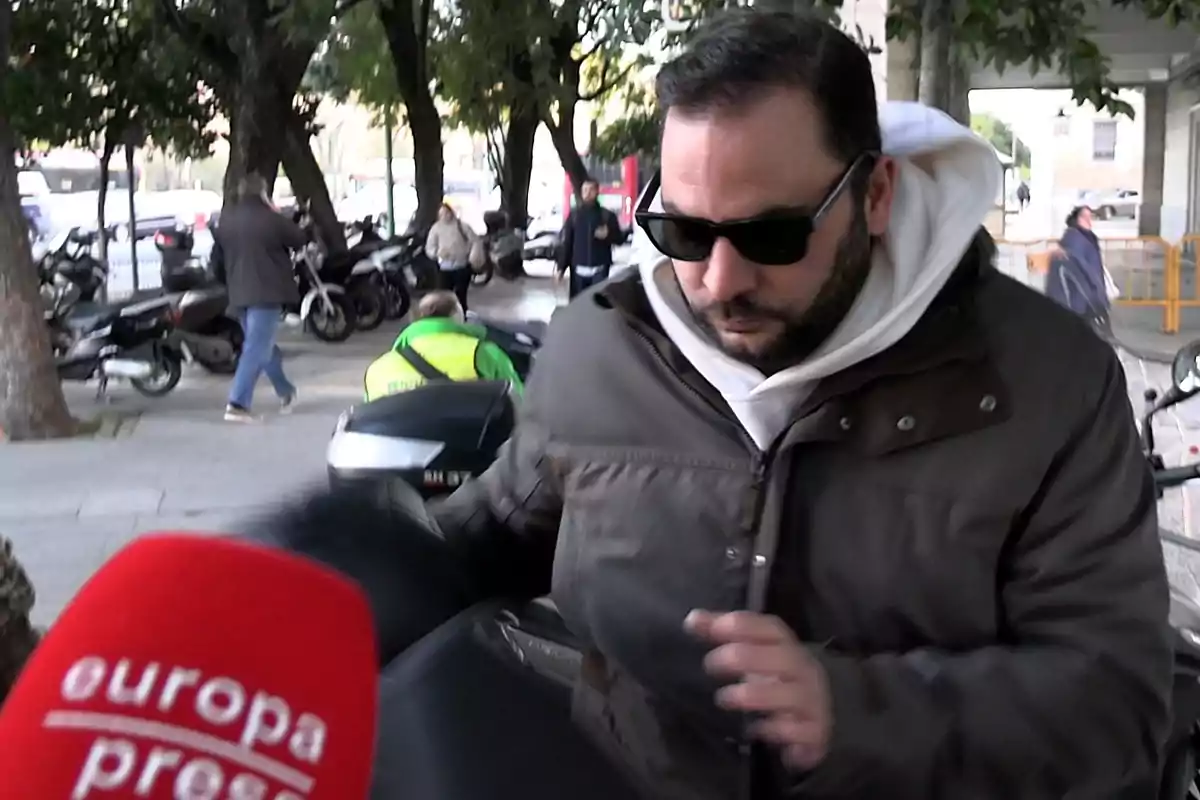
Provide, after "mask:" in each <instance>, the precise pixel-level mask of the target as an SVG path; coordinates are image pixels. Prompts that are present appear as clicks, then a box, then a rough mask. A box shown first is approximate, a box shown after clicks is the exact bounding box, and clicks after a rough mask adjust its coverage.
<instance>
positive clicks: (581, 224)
mask: <svg viewBox="0 0 1200 800" xmlns="http://www.w3.org/2000/svg"><path fill="white" fill-rule="evenodd" d="M579 200H580V203H579V205H578V206H577V207H575V208H574V209H572V210H571V213H570V214H568V215H567V220H566V222H565V223H563V231H562V240H561V243H560V245H559V251H558V269H557V271H556V275H555V277H556V278H558V279H561V278H562V276H563V274H565V273H569V274H570V281H571V282H570V297H571V298H572V299H574V298H575V296H576V295H578V294H579V293H580V292H582V291H583V290H585V289H588V288H590V287H592V286H595V285H596V284H598V283H603V282H604V281H606V280H608V275H609V273H610V272H611V271H612V263H613V255H612V249H613V247H614V246H615V245H618V244H624V243H625V241H626V240H627V239H628V238H629V234H628V233H627V232H626V231H623V230H622V229H621V221H620V220H619V219H617V215H616V214H614V213H613V212H611V211H609V210H608V209H607V208H605V207H604V206H602V205H600V184H599V183H597V182H596V180H595V179H593V178H588V179H587V180H585V181H584V182H583V185H582V186H580V187H579Z"/></svg>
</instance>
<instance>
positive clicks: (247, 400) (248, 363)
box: [213, 175, 308, 422]
mask: <svg viewBox="0 0 1200 800" xmlns="http://www.w3.org/2000/svg"><path fill="white" fill-rule="evenodd" d="M214 239H215V241H214V250H213V268H214V271H215V272H216V273H217V275H218V277H219V278H220V279H221V280H222V281H223V282H224V283H225V285H226V286H227V287H228V288H229V306H230V308H232V309H234V310H235V311H236V312H237V313H238V314H239V315H240V317H241V321H242V328H243V330H244V331H245V334H246V336H245V341H244V343H243V345H242V355H241V358H240V359H239V360H238V367H237V372H236V373H235V374H234V376H233V383H232V384H231V385H230V387H229V403H228V405H226V407H225V419H226V421H228V422H253V421H255V419H256V417H255V416H254V415H253V414H252V413H251V411H250V406H251V403H252V401H253V399H254V385H255V384H256V383H257V382H258V377H259V376H260V375H263V374H265V375H266V376H267V378H268V379H269V380H270V381H271V385H272V386H273V387H274V389H275V394H276V395H278V397H279V402H280V404H281V409H282V411H283V412H284V413H286V412H288V411H291V409H292V408H293V406H294V404H295V401H296V387H295V386H294V385H292V382H291V381H289V380H288V378H287V376H286V375H285V374H284V372H283V352H282V351H281V350H280V349H279V346H278V345H277V344H276V343H275V337H276V334H277V333H278V331H279V322H280V319H281V317H282V316H283V311H284V308H285V307H286V306H291V305H295V304H297V303H299V302H300V289H299V287H298V286H297V284H296V278H295V275H294V274H293V267H292V255H291V251H292V250H294V249H296V248H300V247H304V246H305V244H307V242H308V237H307V236H306V235H305V234H304V231H302V230H301V229H300V227H299V226H298V225H297V224H296V223H295V222H293V221H292V220H290V219H288V218H287V217H285V216H283V215H282V214H280V213H279V211H278V209H276V208H275V206H274V205H273V204H272V203H271V201H270V199H269V198H268V197H267V184H266V181H264V180H263V179H262V178H261V177H259V176H258V175H248V176H246V177H245V178H244V179H243V180H242V181H241V184H240V186H239V187H238V201H237V202H236V203H235V204H234V205H233V206H232V207H230V208H228V209H226V210H225V212H224V213H223V214H222V215H221V222H220V225H219V226H218V228H217V230H216V231H215V233H214Z"/></svg>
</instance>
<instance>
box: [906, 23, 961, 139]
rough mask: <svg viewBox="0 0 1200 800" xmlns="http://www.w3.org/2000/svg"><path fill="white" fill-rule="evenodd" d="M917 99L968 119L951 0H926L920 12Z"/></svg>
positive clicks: (957, 117)
mask: <svg viewBox="0 0 1200 800" xmlns="http://www.w3.org/2000/svg"><path fill="white" fill-rule="evenodd" d="M920 41H921V49H920V52H921V69H920V79H919V83H918V94H919V98H920V101H921V102H922V103H924V104H925V105H928V106H933V107H934V108H939V109H941V110H942V111H945V112H946V113H947V114H949V115H950V116H951V117H953V118H954V119H955V120H957V121H958V122H960V123H962V124H964V125H969V124H970V121H971V112H970V107H969V105H968V102H967V93H968V91H969V90H970V72H969V70H968V69H967V67H966V64H965V63H964V56H963V54H962V53H960V52H959V50H958V48H957V47H955V44H954V18H953V0H928V2H926V4H925V7H924V9H923V10H922V15H921V39H920Z"/></svg>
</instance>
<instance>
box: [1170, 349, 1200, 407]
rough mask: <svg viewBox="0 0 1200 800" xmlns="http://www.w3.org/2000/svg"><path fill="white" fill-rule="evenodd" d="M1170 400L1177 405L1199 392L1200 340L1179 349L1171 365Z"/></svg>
mask: <svg viewBox="0 0 1200 800" xmlns="http://www.w3.org/2000/svg"><path fill="white" fill-rule="evenodd" d="M1171 382H1172V384H1173V385H1172V387H1171V388H1172V391H1171V392H1169V393H1168V394H1169V395H1172V400H1173V402H1175V403H1178V402H1179V401H1180V400H1184V399H1186V398H1188V397H1191V396H1192V395H1194V394H1196V393H1197V392H1200V340H1196V341H1193V342H1188V343H1187V344H1185V345H1184V346H1183V347H1181V348H1179V352H1178V353H1176V354H1175V360H1174V361H1173V362H1172V363H1171Z"/></svg>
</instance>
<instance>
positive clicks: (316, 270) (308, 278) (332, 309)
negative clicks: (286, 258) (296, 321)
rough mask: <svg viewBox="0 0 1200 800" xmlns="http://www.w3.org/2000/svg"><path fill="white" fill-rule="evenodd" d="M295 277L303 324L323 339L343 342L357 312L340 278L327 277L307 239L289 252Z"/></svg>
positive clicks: (317, 251)
mask: <svg viewBox="0 0 1200 800" xmlns="http://www.w3.org/2000/svg"><path fill="white" fill-rule="evenodd" d="M293 262H294V264H295V266H296V279H297V281H298V283H299V284H300V297H301V298H303V299H302V300H301V301H300V306H299V308H298V309H291V310H293V311H295V312H296V313H299V315H300V319H301V320H302V321H303V323H304V325H305V326H306V327H307V328H308V329H309V330H311V331H312V333H313V335H314V336H316V337H317V338H318V339H320V340H321V341H323V342H344V341H346V340H347V339H349V338H350V334H352V333H354V330H355V326H356V324H357V317H358V313H357V310H356V308H355V305H354V301H353V300H352V299H351V298H350V297H349V296H348V295H347V294H346V289H345V287H344V282H345V278H344V277H342V281H341V282H339V281H338V280H336V277H333V276H329V275H328V272H327V264H326V263H325V259H324V257H323V256H322V255H321V251H320V247H319V246H318V245H317V244H316V243H315V242H309V243H308V244H307V245H306V246H305V247H303V248H301V249H300V250H297V251H296V252H295V253H294V254H293Z"/></svg>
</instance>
